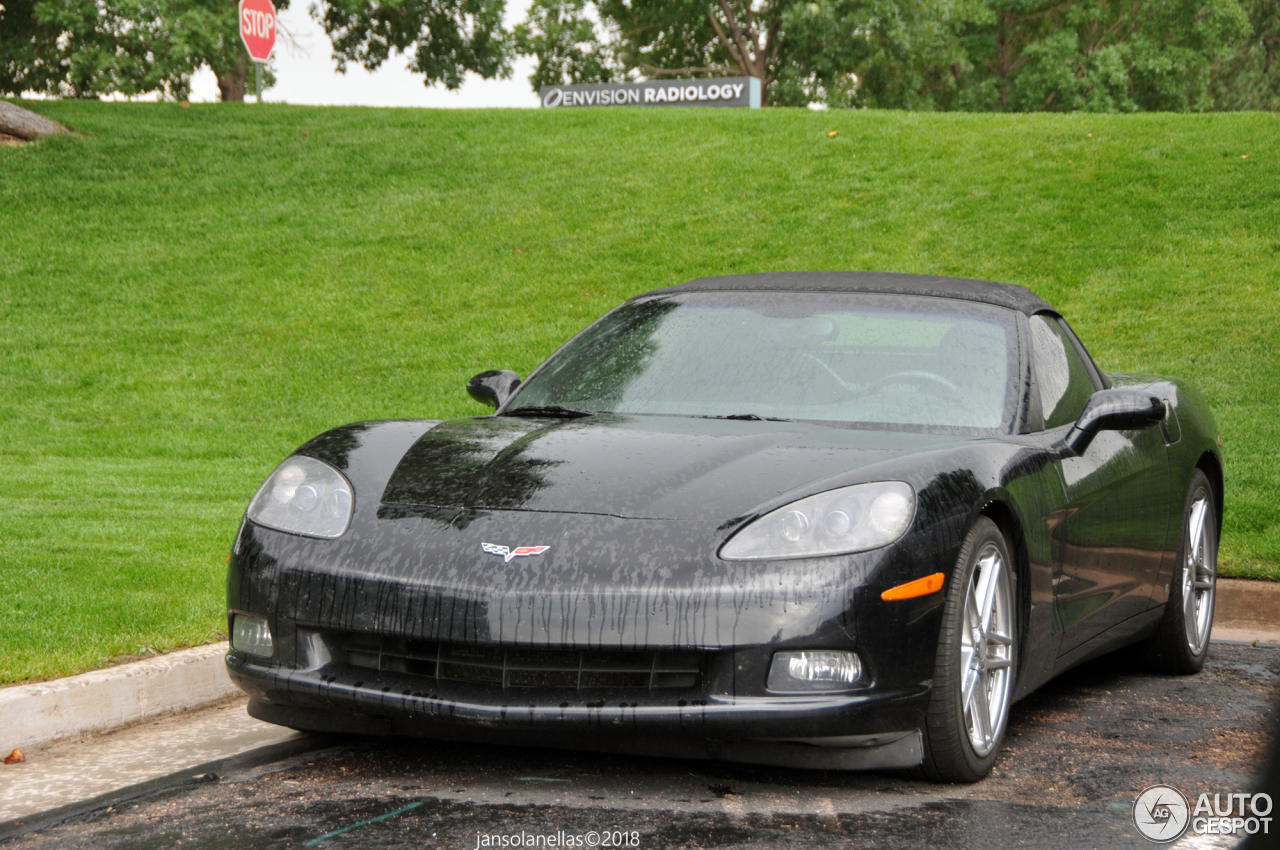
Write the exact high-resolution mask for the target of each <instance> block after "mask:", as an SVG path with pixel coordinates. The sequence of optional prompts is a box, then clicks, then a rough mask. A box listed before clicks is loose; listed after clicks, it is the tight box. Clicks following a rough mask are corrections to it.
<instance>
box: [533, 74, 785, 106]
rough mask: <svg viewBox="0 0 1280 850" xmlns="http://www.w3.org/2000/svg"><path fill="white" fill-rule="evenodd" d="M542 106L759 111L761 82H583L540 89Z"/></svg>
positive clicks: (739, 79) (732, 79) (751, 79)
mask: <svg viewBox="0 0 1280 850" xmlns="http://www.w3.org/2000/svg"><path fill="white" fill-rule="evenodd" d="M538 95H539V96H541V98H542V105H543V106H546V107H558V106H749V107H751V108H752V109H759V108H760V80H758V79H756V78H755V77H719V78H717V79H714V80H651V81H649V82H646V83H583V84H581V85H576V86H543V87H542V88H540V89H538Z"/></svg>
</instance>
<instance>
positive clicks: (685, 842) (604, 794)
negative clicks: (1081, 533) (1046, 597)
mask: <svg viewBox="0 0 1280 850" xmlns="http://www.w3.org/2000/svg"><path fill="white" fill-rule="evenodd" d="M1124 663H1125V662H1124V660H1123V659H1122V658H1120V659H1118V658H1107V659H1103V660H1101V661H1098V662H1094V663H1092V664H1089V665H1087V666H1085V667H1082V668H1079V669H1077V670H1075V671H1073V672H1072V673H1069V674H1067V675H1066V676H1064V677H1062V678H1060V679H1058V680H1057V681H1055V682H1053V683H1051V684H1050V685H1048V686H1046V687H1045V688H1044V689H1042V690H1041V691H1040V692H1039V693H1037V694H1034V695H1033V696H1031V697H1030V698H1028V699H1027V700H1024V701H1023V702H1021V703H1019V704H1018V705H1016V706H1015V707H1014V710H1013V714H1012V718H1011V722H1010V730H1009V738H1008V741H1007V744H1006V748H1005V752H1004V756H1003V758H1002V759H1001V761H1000V763H999V764H998V765H997V768H996V770H995V772H994V774H993V775H992V776H991V777H990V778H988V779H987V780H986V781H984V782H981V783H978V784H976V785H970V786H943V787H939V786H931V785H927V784H923V783H918V782H913V781H910V780H906V779H902V778H900V777H897V776H893V775H885V774H840V773H826V772H817V773H815V772H805V771H798V770H784V769H776V768H760V767H745V766H740V765H725V764H716V763H709V762H697V761H671V760H666V761H664V760H657V759H645V758H630V757H621V756H602V755H596V754H589V753H571V752H563V751H548V750H539V749H534V748H529V749H512V748H497V747H483V746H476V745H462V744H444V743H434V742H428V741H381V740H367V739H359V738H346V739H337V740H334V739H329V740H323V741H322V740H319V739H317V746H318V747H320V748H319V749H317V750H314V751H312V752H309V753H304V754H303V755H301V756H296V757H292V758H290V759H287V760H283V761H279V762H276V763H273V764H269V765H266V766H262V767H257V768H254V769H251V770H242V771H238V772H233V773H231V774H229V775H226V776H221V777H206V778H205V780H204V781H201V782H197V783H194V784H191V785H188V786H186V787H183V788H180V789H176V790H170V791H167V792H165V793H163V794H160V795H157V796H152V797H150V798H147V799H143V800H139V801H134V802H129V803H124V804H121V805H117V806H110V808H109V809H101V810H99V811H98V812H96V813H93V814H91V815H88V816H85V817H83V818H82V819H81V820H79V821H75V822H68V823H64V824H62V825H59V826H56V827H52V828H49V829H46V830H43V831H41V832H38V833H29V834H27V835H25V836H22V837H20V838H18V839H17V840H16V844H18V845H20V846H24V847H33V848H46V847H47V848H53V847H58V848H63V847H86V848H124V847H129V848H150V847H156V848H160V847H165V848H168V847H175V846H182V847H196V848H223V847H258V848H266V847H303V846H319V847H323V848H341V847H362V848H365V847H443V848H466V850H472V848H479V847H495V846H497V847H501V846H516V847H519V846H526V847H528V846H539V847H547V846H551V847H573V846H596V847H607V846H622V847H640V848H665V847H701V848H709V847H792V846H807V847H844V846H857V847H895V848H900V847H907V848H914V847H919V848H924V847H928V848H939V847H992V848H999V847H1036V848H1056V847H1063V848H1068V847H1069V848H1080V847H1084V848H1088V847H1099V848H1106V847H1148V846H1152V845H1150V844H1149V843H1148V842H1147V841H1146V840H1145V839H1143V838H1142V837H1141V836H1140V835H1139V834H1138V832H1137V831H1136V829H1135V828H1134V826H1133V824H1132V821H1131V815H1130V812H1131V809H1132V806H1133V802H1134V799H1135V797H1136V796H1137V794H1138V792H1139V791H1141V790H1142V789H1143V788H1146V787H1148V786H1149V785H1152V784H1155V783H1166V784H1170V785H1173V786H1174V787H1176V788H1178V789H1180V790H1181V791H1183V793H1184V794H1186V795H1187V796H1188V797H1189V798H1190V799H1191V801H1192V804H1193V805H1194V802H1195V799H1196V797H1197V796H1198V795H1199V794H1200V793H1201V792H1207V793H1209V794H1210V795H1212V794H1213V793H1215V792H1219V793H1223V794H1225V793H1231V792H1237V791H1247V790H1251V788H1252V787H1253V782H1254V774H1255V773H1256V771H1257V770H1258V769H1259V768H1260V766H1261V765H1262V763H1263V761H1264V757H1265V753H1266V750H1267V747H1268V745H1269V737H1270V728H1271V725H1272V717H1271V711H1272V708H1273V707H1274V706H1275V705H1276V704H1277V703H1276V697H1277V685H1278V684H1280V650H1276V649H1271V648H1252V647H1248V646H1233V645H1225V644H1215V645H1214V646H1213V650H1212V654H1211V657H1210V662H1209V664H1208V666H1207V667H1206V669H1205V671H1204V672H1203V673H1202V674H1201V675H1199V676H1196V677H1190V678H1180V677H1171V676H1157V675H1151V674H1148V673H1146V672H1144V671H1142V670H1141V669H1137V668H1127V669H1126V668H1125V667H1124V666H1123V665H1124ZM325 836H329V837H325ZM539 836H542V837H543V838H541V839H540V838H539ZM504 837H505V838H504ZM318 839H323V840H319V841H317V840H318ZM593 841H594V844H593V843H592V842H593ZM504 842H505V843H504ZM521 842H522V843H521ZM556 842H558V843H556ZM1278 843H1280V842H1278ZM1233 844H1234V842H1232V841H1229V840H1226V839H1222V838H1208V837H1206V838H1203V839H1191V838H1188V839H1185V840H1184V841H1183V842H1181V843H1180V844H1179V846H1198V847H1226V846H1233Z"/></svg>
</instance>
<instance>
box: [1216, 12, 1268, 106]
mask: <svg viewBox="0 0 1280 850" xmlns="http://www.w3.org/2000/svg"><path fill="white" fill-rule="evenodd" d="M1243 5H1244V9H1245V13H1246V14H1247V15H1248V18H1249V32H1248V34H1247V35H1246V37H1245V38H1244V40H1243V43H1242V44H1240V46H1239V47H1238V48H1237V50H1236V51H1235V52H1234V53H1233V54H1232V55H1231V56H1230V57H1229V58H1228V59H1226V60H1225V61H1223V62H1222V63H1221V64H1220V65H1219V67H1217V68H1216V69H1214V75H1213V77H1214V79H1213V84H1212V88H1213V96H1214V106H1215V107H1216V108H1218V109H1231V110H1238V109H1266V110H1280V3H1277V2H1276V0H1244V4H1243Z"/></svg>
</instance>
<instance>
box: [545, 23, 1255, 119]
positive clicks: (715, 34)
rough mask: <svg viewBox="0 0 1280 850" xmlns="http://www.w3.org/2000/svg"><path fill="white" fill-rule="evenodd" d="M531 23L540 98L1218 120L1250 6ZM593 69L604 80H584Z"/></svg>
mask: <svg viewBox="0 0 1280 850" xmlns="http://www.w3.org/2000/svg"><path fill="white" fill-rule="evenodd" d="M1246 2H1249V3H1251V4H1253V5H1254V8H1255V9H1257V10H1259V12H1258V15H1257V17H1258V19H1259V21H1260V23H1259V24H1258V26H1257V27H1256V30H1257V32H1258V35H1257V37H1256V38H1255V39H1253V41H1251V42H1250V44H1251V45H1252V46H1253V47H1252V50H1253V53H1252V54H1250V55H1252V56H1254V59H1253V60H1251V61H1252V62H1253V64H1251V65H1249V64H1247V63H1246V66H1247V68H1255V69H1256V68H1259V67H1262V68H1266V69H1271V68H1272V67H1273V64H1269V63H1270V59H1269V57H1270V56H1271V55H1272V54H1271V53H1270V52H1269V51H1270V50H1271V49H1272V45H1275V44H1276V42H1275V40H1274V37H1275V33H1276V28H1275V26H1274V25H1273V24H1274V21H1275V18H1276V16H1277V13H1276V11H1275V10H1276V6H1277V4H1276V2H1275V0H1246ZM535 9H537V10H538V15H537V16H534V15H531V16H530V19H529V20H528V21H526V23H525V24H524V25H522V26H524V27H525V29H526V30H527V34H526V35H525V37H524V38H523V39H522V41H521V46H522V49H525V50H531V51H532V52H534V53H535V54H536V55H537V56H538V59H539V66H538V68H539V70H538V74H536V75H535V78H536V79H537V80H538V82H539V83H540V84H545V83H546V82H553V81H559V82H573V81H578V80H580V79H587V78H591V79H602V78H603V76H602V75H603V73H604V72H608V73H611V74H613V75H614V76H643V77H661V76H692V75H695V74H736V75H746V76H753V77H757V78H759V79H760V80H761V83H762V86H763V91H764V99H765V102H767V103H773V104H788V105H790V104H794V105H799V104H804V103H809V102H813V101H819V102H823V103H827V104H829V105H831V106H877V107H892V108H903V109H969V110H992V111H1035V110H1061V111H1070V110H1096V111H1135V110H1189V109H1207V108H1210V107H1211V106H1212V105H1213V104H1214V102H1215V95H1214V92H1213V90H1212V88H1211V86H1212V84H1213V81H1214V79H1215V76H1214V74H1215V69H1216V68H1219V67H1220V66H1222V65H1223V63H1225V62H1227V60H1228V57H1230V56H1231V54H1232V53H1233V51H1234V50H1235V49H1236V45H1237V44H1238V43H1239V42H1240V41H1241V40H1242V39H1243V38H1244V36H1245V33H1246V30H1247V27H1248V21H1247V20H1246V17H1245V15H1244V12H1243V11H1242V10H1241V7H1240V0H596V2H594V3H588V2H586V0H537V3H536V4H535ZM592 13H594V14H592ZM546 20H554V21H556V22H557V25H558V26H559V27H560V28H559V30H557V33H558V34H557V36H556V38H542V39H540V38H539V37H538V33H539V32H540V30H539V27H540V26H545V23H543V22H544V21H546ZM595 21H598V22H599V25H598V26H596V25H595V24H594V22H595ZM1267 22H1272V23H1267ZM541 32H546V30H541ZM1267 33H1271V35H1270V36H1268V35H1266V34H1267ZM1269 38H1270V39H1271V40H1268V39H1269ZM588 59H590V61H592V62H595V63H597V64H599V65H600V66H601V68H602V69H603V70H592V71H591V72H590V73H587V68H586V65H585V62H586V61H587V60H588ZM1250 73H1252V74H1253V76H1252V77H1250V76H1249V74H1250ZM1270 73H1271V71H1270V70H1267V71H1265V72H1261V71H1256V70H1255V71H1245V70H1241V71H1239V72H1237V76H1238V77H1239V78H1240V79H1255V78H1257V79H1258V80H1262V79H1265V80H1267V81H1271V80H1273V79H1274V78H1273V77H1270V76H1267V74H1270ZM584 74H585V76H584ZM1268 84H1270V83H1269V82H1268V83H1262V82H1259V83H1257V84H1256V85H1255V87H1257V86H1261V87H1262V88H1263V89H1265V90H1270V89H1266V85H1268Z"/></svg>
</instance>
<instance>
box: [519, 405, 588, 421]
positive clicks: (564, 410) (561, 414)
mask: <svg viewBox="0 0 1280 850" xmlns="http://www.w3.org/2000/svg"><path fill="white" fill-rule="evenodd" d="M502 415H503V416H547V417H552V418H556V419H580V418H582V417H583V416H595V415H596V412H595V411H594V410H582V409H580V408H577V407H563V406H561V405H559V404H548V405H544V406H542V407H517V408H515V409H514V410H504V411H502Z"/></svg>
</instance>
